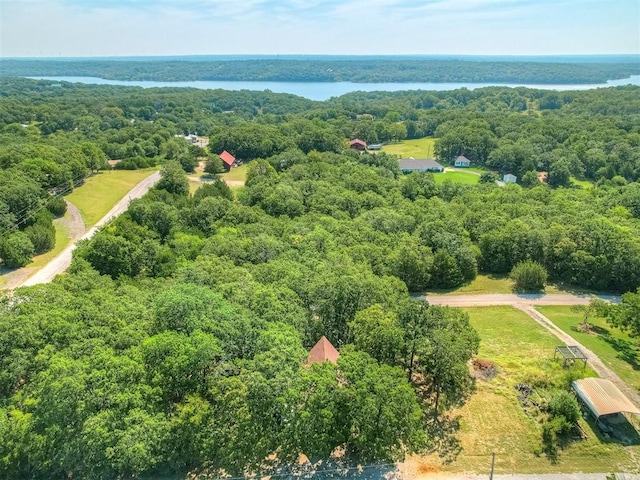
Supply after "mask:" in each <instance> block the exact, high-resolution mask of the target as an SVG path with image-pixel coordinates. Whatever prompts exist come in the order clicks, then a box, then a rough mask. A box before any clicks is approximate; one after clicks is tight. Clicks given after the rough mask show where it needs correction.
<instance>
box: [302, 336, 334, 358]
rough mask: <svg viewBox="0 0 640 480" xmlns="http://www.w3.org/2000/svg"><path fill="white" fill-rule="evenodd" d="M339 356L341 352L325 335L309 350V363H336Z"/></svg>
mask: <svg viewBox="0 0 640 480" xmlns="http://www.w3.org/2000/svg"><path fill="white" fill-rule="evenodd" d="M339 356H340V352H338V350H336V348H335V347H334V346H333V345H331V342H330V341H329V340H327V337H325V336H324V335H323V336H322V338H321V339H320V340H318V343H316V344H315V345H314V346H313V348H312V349H311V350H310V351H309V357H308V358H307V365H311V364H312V363H323V362H331V363H336V362H337V361H338V357H339Z"/></svg>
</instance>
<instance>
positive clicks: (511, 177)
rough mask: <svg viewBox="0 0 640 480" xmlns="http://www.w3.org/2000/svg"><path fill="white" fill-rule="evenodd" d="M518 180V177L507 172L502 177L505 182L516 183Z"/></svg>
mask: <svg viewBox="0 0 640 480" xmlns="http://www.w3.org/2000/svg"><path fill="white" fill-rule="evenodd" d="M517 180H518V177H516V176H515V175H513V174H511V173H507V174H506V175H505V176H504V177H502V181H503V182H504V183H516V181H517Z"/></svg>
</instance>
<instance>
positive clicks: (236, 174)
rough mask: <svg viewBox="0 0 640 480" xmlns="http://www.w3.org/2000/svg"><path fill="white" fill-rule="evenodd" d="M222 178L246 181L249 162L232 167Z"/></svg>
mask: <svg viewBox="0 0 640 480" xmlns="http://www.w3.org/2000/svg"><path fill="white" fill-rule="evenodd" d="M220 178H223V179H224V180H230V181H232V182H244V181H245V180H246V178H247V164H246V163H245V164H243V165H242V166H240V167H236V168H232V169H231V171H229V172H228V173H223V174H222V175H220Z"/></svg>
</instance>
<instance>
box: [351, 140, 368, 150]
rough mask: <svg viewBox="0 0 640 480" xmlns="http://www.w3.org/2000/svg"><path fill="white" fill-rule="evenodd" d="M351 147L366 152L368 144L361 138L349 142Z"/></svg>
mask: <svg viewBox="0 0 640 480" xmlns="http://www.w3.org/2000/svg"><path fill="white" fill-rule="evenodd" d="M349 147H350V148H355V149H356V150H364V149H365V148H367V142H365V141H364V140H360V139H359V138H354V139H353V140H351V141H350V142H349Z"/></svg>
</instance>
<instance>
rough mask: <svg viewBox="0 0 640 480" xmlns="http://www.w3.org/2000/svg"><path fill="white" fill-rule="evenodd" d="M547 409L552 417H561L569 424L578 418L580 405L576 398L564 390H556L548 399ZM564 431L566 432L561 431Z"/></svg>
mask: <svg viewBox="0 0 640 480" xmlns="http://www.w3.org/2000/svg"><path fill="white" fill-rule="evenodd" d="M549 411H550V412H551V415H552V416H553V417H554V418H563V419H564V420H565V421H566V423H568V425H569V427H568V428H569V429H570V428H571V426H572V425H573V424H574V423H576V422H577V421H578V419H579V418H580V406H579V405H578V401H577V400H576V398H575V397H574V396H573V395H571V394H570V393H569V392H566V391H564V390H562V391H560V392H558V393H557V394H556V395H554V396H553V397H552V398H551V400H550V401H549ZM562 433H566V432H562Z"/></svg>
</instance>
